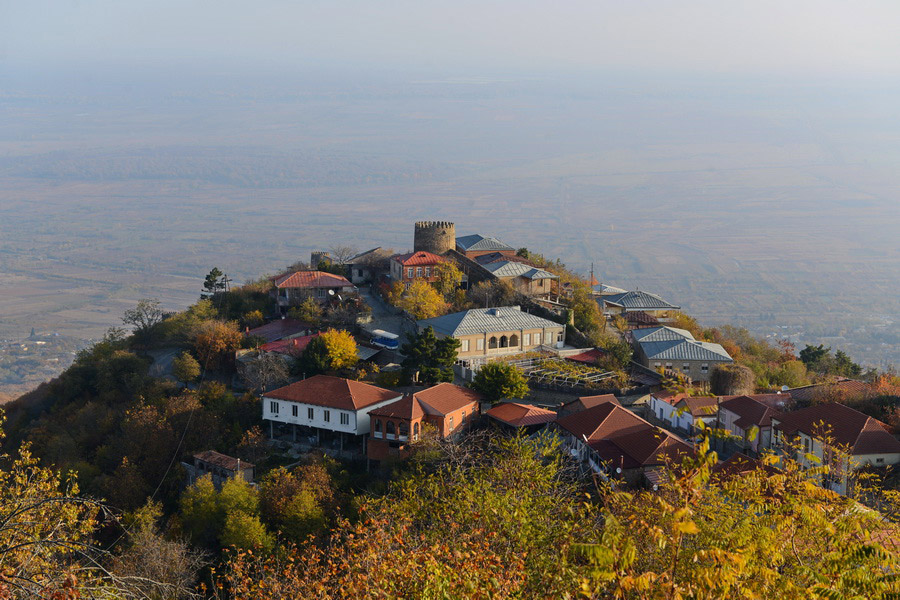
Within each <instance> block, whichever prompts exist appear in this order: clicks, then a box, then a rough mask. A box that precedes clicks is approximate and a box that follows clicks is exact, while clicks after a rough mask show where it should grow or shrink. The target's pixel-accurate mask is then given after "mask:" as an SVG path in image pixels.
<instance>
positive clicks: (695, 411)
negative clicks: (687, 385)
mask: <svg viewBox="0 0 900 600" xmlns="http://www.w3.org/2000/svg"><path fill="white" fill-rule="evenodd" d="M719 402H720V399H719V398H717V397H716V396H686V397H684V398H682V399H681V400H679V401H678V402H677V403H676V406H678V405H679V404H684V407H685V410H686V411H687V412H688V413H690V415H691V416H692V417H695V418H698V417H711V416H714V415H715V414H716V413H717V412H718V411H719Z"/></svg>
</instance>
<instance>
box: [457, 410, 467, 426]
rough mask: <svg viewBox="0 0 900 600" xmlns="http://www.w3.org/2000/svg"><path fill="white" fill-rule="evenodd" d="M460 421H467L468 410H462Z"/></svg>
mask: <svg viewBox="0 0 900 600" xmlns="http://www.w3.org/2000/svg"><path fill="white" fill-rule="evenodd" d="M459 422H460V423H465V422H466V411H462V417H461V418H460V419H459Z"/></svg>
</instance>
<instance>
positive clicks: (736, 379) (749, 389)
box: [709, 363, 756, 396]
mask: <svg viewBox="0 0 900 600" xmlns="http://www.w3.org/2000/svg"><path fill="white" fill-rule="evenodd" d="M755 382H756V375H755V374H754V373H753V371H751V370H750V369H748V368H747V367H745V366H743V365H738V364H734V363H732V364H724V365H716V366H715V367H713V370H712V374H711V375H710V378H709V386H710V391H711V392H712V393H713V394H715V395H717V396H737V395H740V394H752V393H753V392H754V389H755V385H754V384H755Z"/></svg>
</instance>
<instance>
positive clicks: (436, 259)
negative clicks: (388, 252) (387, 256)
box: [392, 250, 444, 267]
mask: <svg viewBox="0 0 900 600" xmlns="http://www.w3.org/2000/svg"><path fill="white" fill-rule="evenodd" d="M392 260H396V261H397V262H398V263H400V264H401V265H403V266H404V267H415V266H425V265H436V264H438V263H442V262H444V258H443V257H441V256H438V255H437V254H432V253H431V252H426V251H424V250H420V251H419V252H410V253H409V254H398V255H397V256H394V257H393V258H392Z"/></svg>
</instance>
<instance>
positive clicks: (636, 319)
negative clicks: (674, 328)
mask: <svg viewBox="0 0 900 600" xmlns="http://www.w3.org/2000/svg"><path fill="white" fill-rule="evenodd" d="M625 320H626V321H627V322H628V324H629V325H639V326H641V327H656V326H657V325H659V319H657V318H656V317H654V316H653V315H651V314H649V313H646V312H644V311H642V310H636V311H634V312H627V313H625Z"/></svg>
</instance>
